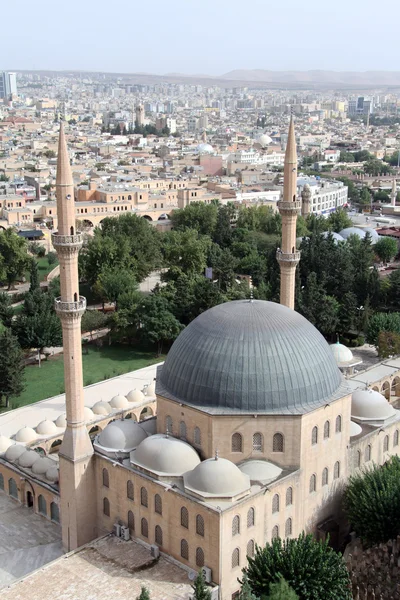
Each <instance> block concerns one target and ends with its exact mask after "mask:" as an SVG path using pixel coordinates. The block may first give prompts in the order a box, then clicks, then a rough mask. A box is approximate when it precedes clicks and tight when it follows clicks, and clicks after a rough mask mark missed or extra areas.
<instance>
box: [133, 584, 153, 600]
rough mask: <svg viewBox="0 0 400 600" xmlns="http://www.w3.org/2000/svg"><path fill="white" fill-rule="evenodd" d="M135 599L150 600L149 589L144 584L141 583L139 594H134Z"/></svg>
mask: <svg viewBox="0 0 400 600" xmlns="http://www.w3.org/2000/svg"><path fill="white" fill-rule="evenodd" d="M136 600H150V593H149V590H148V589H147V588H146V587H145V586H144V585H142V589H141V591H140V594H139V596H136Z"/></svg>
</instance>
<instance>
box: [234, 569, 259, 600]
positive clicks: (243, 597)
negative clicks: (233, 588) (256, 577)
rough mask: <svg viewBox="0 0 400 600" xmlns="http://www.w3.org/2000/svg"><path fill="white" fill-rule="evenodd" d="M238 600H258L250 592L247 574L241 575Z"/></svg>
mask: <svg viewBox="0 0 400 600" xmlns="http://www.w3.org/2000/svg"><path fill="white" fill-rule="evenodd" d="M238 600H258V599H257V596H255V595H254V594H253V592H252V591H251V586H250V584H249V579H248V577H247V573H245V574H244V575H243V581H242V587H241V588H240V592H239V599H238Z"/></svg>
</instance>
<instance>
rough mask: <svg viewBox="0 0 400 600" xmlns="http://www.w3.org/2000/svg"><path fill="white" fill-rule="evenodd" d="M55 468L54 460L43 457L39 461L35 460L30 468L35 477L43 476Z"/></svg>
mask: <svg viewBox="0 0 400 600" xmlns="http://www.w3.org/2000/svg"><path fill="white" fill-rule="evenodd" d="M54 466H55V463H54V460H51V458H47V457H46V456H43V457H42V458H40V459H39V460H36V461H35V462H34V464H33V467H32V472H33V473H35V474H36V475H45V474H46V473H47V471H48V470H49V469H51V468H52V467H54Z"/></svg>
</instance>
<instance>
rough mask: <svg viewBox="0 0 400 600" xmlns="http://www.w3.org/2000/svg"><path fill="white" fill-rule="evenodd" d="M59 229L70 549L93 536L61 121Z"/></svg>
mask: <svg viewBox="0 0 400 600" xmlns="http://www.w3.org/2000/svg"><path fill="white" fill-rule="evenodd" d="M56 197H57V215H58V231H57V232H56V233H54V234H53V235H52V236H51V239H52V243H53V246H54V248H55V249H56V251H57V254H58V258H59V262H60V287H61V296H60V297H59V298H56V300H55V308H56V312H57V314H58V316H59V317H60V320H61V325H62V331H63V348H64V381H65V408H66V413H67V427H66V430H65V433H64V438H63V441H62V444H61V447H60V451H59V458H60V490H61V492H60V499H61V523H62V540H63V545H64V548H65V549H66V550H73V549H75V548H78V547H79V546H81V545H82V544H85V543H86V542H89V541H90V540H92V539H93V538H94V537H95V529H94V526H95V523H94V518H95V517H94V515H95V514H96V509H95V505H94V496H95V494H94V493H93V491H94V488H93V486H94V466H93V464H92V461H91V458H92V455H93V446H92V444H91V441H90V438H89V434H88V432H87V429H86V423H85V416H84V408H85V407H84V397H83V379H82V347H81V318H82V315H83V313H84V312H85V309H86V299H85V298H84V297H83V296H80V295H79V279H78V253H79V250H80V249H81V247H82V242H83V240H82V236H81V234H80V233H77V232H76V225H75V203H74V185H73V179H72V173H71V167H70V163H69V155H68V149H67V144H66V141H65V134H64V124H63V122H61V125H60V137H59V144H58V161H57V177H56Z"/></svg>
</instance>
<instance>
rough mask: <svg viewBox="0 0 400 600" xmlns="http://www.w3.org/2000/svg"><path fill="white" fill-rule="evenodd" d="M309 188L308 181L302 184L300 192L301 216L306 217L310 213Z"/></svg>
mask: <svg viewBox="0 0 400 600" xmlns="http://www.w3.org/2000/svg"><path fill="white" fill-rule="evenodd" d="M310 202H311V190H310V186H309V185H308V183H305V184H304V185H303V190H302V192H301V216H302V217H307V215H309V214H310Z"/></svg>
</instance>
